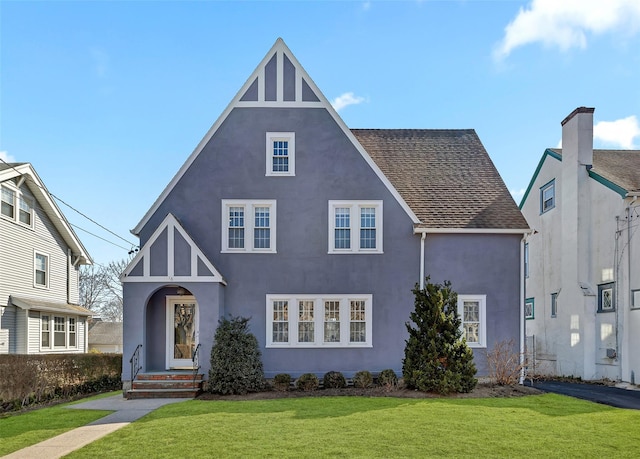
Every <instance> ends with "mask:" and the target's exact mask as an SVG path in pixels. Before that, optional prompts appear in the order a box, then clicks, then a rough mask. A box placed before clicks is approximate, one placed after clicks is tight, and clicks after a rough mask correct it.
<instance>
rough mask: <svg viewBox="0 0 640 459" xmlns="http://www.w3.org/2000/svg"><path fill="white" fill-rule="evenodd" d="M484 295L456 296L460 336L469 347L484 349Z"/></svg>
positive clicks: (485, 297)
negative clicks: (460, 323)
mask: <svg viewBox="0 0 640 459" xmlns="http://www.w3.org/2000/svg"><path fill="white" fill-rule="evenodd" d="M486 308H487V296H486V295H458V314H459V315H460V319H461V321H462V325H461V326H462V336H463V337H464V338H465V340H466V342H467V345H468V346H469V347H486V345H487V336H486V320H487V319H486Z"/></svg>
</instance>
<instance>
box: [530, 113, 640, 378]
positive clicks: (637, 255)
mask: <svg viewBox="0 0 640 459" xmlns="http://www.w3.org/2000/svg"><path fill="white" fill-rule="evenodd" d="M593 112H594V109H593V108H585V107H580V108H577V109H576V110H574V111H573V112H572V113H571V114H570V115H569V116H568V117H567V118H565V119H564V121H562V149H547V150H546V151H545V152H544V154H543V156H542V159H541V160H540V163H539V164H538V167H537V169H536V171H535V173H534V175H533V178H532V179H531V182H530V183H529V187H528V188H527V191H526V193H525V195H524V197H523V199H522V202H521V204H520V208H521V210H522V212H523V214H524V216H525V218H526V219H527V221H528V223H529V225H530V226H531V228H532V229H533V230H534V233H533V234H532V235H530V236H529V237H528V239H527V243H526V245H525V276H526V302H525V304H526V305H525V316H526V318H527V320H526V332H527V341H528V344H529V353H530V354H531V353H535V357H536V360H535V368H534V369H535V372H536V373H539V374H549V375H562V376H575V377H580V378H582V379H585V380H594V379H604V378H607V379H611V380H615V381H625V382H631V383H636V382H637V381H638V379H640V378H639V377H640V352H637V350H638V349H639V348H640V199H639V198H640V151H638V150H595V151H594V150H593ZM530 371H531V369H530Z"/></svg>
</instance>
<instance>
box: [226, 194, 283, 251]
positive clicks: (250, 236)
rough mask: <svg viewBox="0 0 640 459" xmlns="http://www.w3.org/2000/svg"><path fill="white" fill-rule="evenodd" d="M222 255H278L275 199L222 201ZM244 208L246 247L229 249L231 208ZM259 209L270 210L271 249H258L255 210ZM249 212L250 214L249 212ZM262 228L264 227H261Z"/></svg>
mask: <svg viewBox="0 0 640 459" xmlns="http://www.w3.org/2000/svg"><path fill="white" fill-rule="evenodd" d="M220 207H221V209H222V245H221V248H222V249H221V252H222V253H276V222H277V219H276V217H277V213H276V210H277V209H276V200H275V199H253V200H247V199H222V201H221V206H220ZM231 207H243V208H244V247H242V248H234V247H229V228H230V226H229V208H231ZM258 207H268V208H269V227H268V228H269V247H268V248H256V247H254V245H255V236H254V229H256V226H255V209H256V208H258ZM247 211H249V212H247ZM261 228H262V227H261Z"/></svg>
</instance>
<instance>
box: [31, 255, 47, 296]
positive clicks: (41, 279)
mask: <svg viewBox="0 0 640 459" xmlns="http://www.w3.org/2000/svg"><path fill="white" fill-rule="evenodd" d="M33 285H34V286H35V287H40V288H49V256H48V255H46V254H44V253H40V252H35V251H34V253H33Z"/></svg>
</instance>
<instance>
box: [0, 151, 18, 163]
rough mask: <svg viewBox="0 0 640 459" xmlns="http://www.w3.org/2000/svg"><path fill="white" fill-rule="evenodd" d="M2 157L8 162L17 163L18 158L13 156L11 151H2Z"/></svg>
mask: <svg viewBox="0 0 640 459" xmlns="http://www.w3.org/2000/svg"><path fill="white" fill-rule="evenodd" d="M0 159H2V160H3V161H4V162H6V163H15V162H16V159H15V158H14V157H13V156H11V155H10V154H9V153H7V152H6V151H0Z"/></svg>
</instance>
